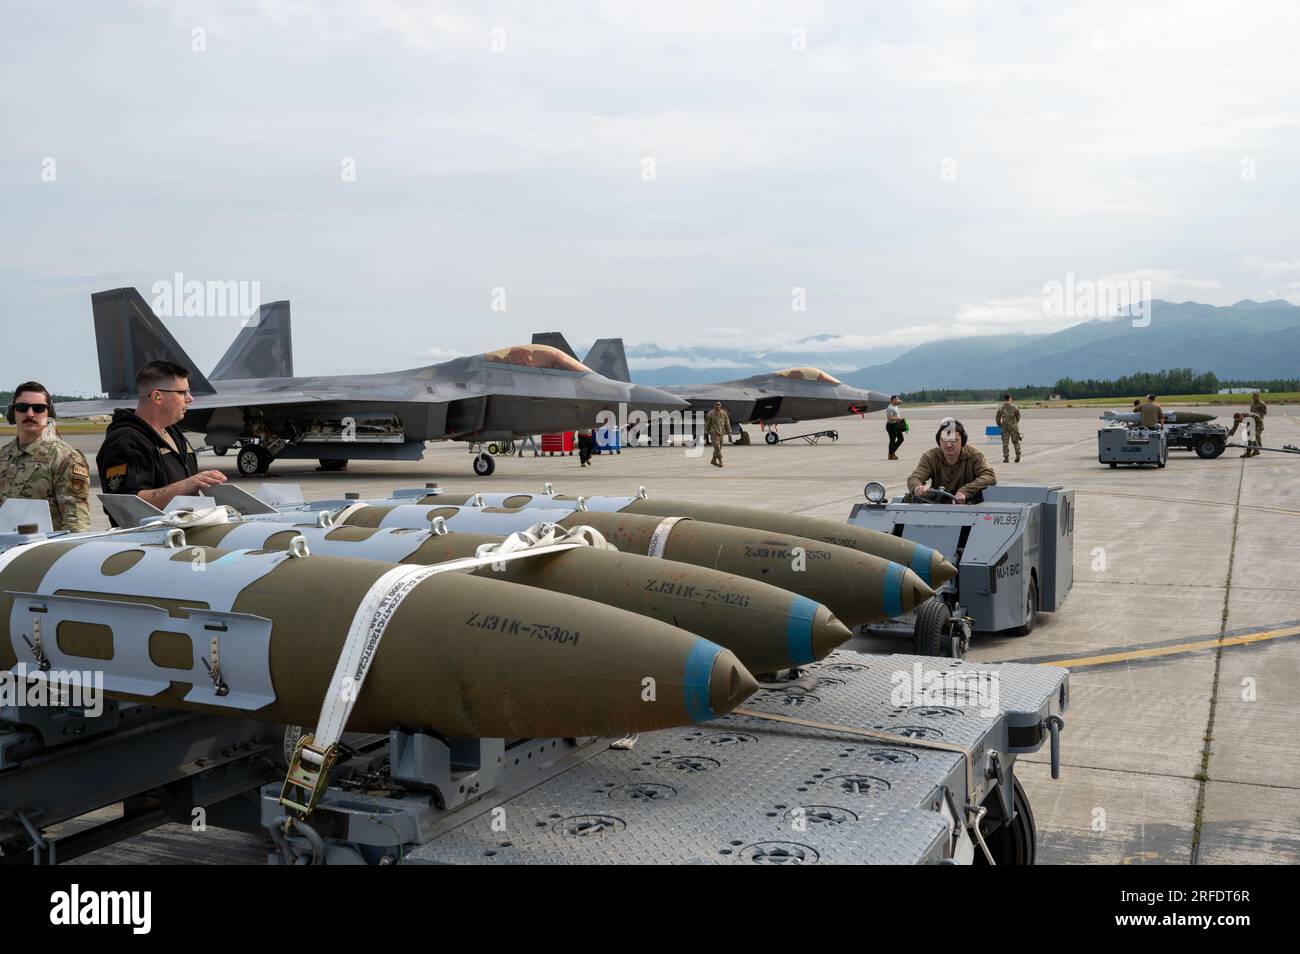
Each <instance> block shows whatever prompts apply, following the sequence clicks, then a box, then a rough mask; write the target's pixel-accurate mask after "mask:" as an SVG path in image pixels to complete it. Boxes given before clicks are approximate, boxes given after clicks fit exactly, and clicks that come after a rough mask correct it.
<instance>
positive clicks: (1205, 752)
mask: <svg viewBox="0 0 1300 954" xmlns="http://www.w3.org/2000/svg"><path fill="white" fill-rule="evenodd" d="M1240 466H1241V474H1240V476H1239V477H1238V478H1237V503H1238V505H1240V503H1241V488H1242V486H1243V485H1244V484H1245V482H1246V462H1245V460H1243V461H1242V462H1241V465H1240ZM1240 520H1241V509H1240V506H1238V509H1237V510H1236V511H1234V512H1233V515H1232V546H1231V547H1230V548H1229V550H1228V578H1227V584H1226V585H1225V586H1224V588H1223V615H1222V617H1221V618H1220V621H1219V634H1220V635H1221V636H1222V634H1223V633H1226V632H1227V630H1228V602H1229V600H1230V599H1231V598H1232V564H1233V561H1234V560H1235V559H1236V556H1237V524H1238V522H1239V521H1240ZM1222 666H1223V648H1222V647H1220V648H1219V649H1217V650H1215V653H1214V681H1213V682H1212V683H1211V689H1210V715H1209V719H1208V720H1207V721H1206V724H1205V745H1204V747H1203V748H1202V749H1201V770H1200V772H1198V773H1197V781H1198V782H1199V783H1200V786H1199V788H1198V789H1197V792H1196V815H1195V816H1194V820H1193V822H1192V859H1191V863H1192V864H1196V863H1197V862H1198V861H1199V859H1200V854H1201V822H1202V821H1203V820H1204V817H1205V786H1206V783H1207V782H1209V780H1210V752H1211V751H1212V744H1213V742H1214V714H1215V711H1216V710H1217V709H1218V705H1219V672H1220V670H1221V669H1222Z"/></svg>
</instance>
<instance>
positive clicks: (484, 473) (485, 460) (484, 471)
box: [474, 454, 497, 477]
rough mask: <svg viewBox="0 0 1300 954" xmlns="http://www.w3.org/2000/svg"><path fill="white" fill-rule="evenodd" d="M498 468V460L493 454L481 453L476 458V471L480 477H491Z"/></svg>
mask: <svg viewBox="0 0 1300 954" xmlns="http://www.w3.org/2000/svg"><path fill="white" fill-rule="evenodd" d="M496 469H497V462H496V461H495V460H493V459H492V455H491V454H479V455H478V456H477V457H475V458H474V473H476V474H478V475H479V476H480V477H490V476H492V472H493V471H494V470H496Z"/></svg>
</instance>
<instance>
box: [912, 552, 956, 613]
mask: <svg viewBox="0 0 1300 954" xmlns="http://www.w3.org/2000/svg"><path fill="white" fill-rule="evenodd" d="M943 565H944V566H952V564H951V563H949V562H948V561H947V560H945V561H944V563H943ZM901 590H902V599H901V602H902V604H903V612H905V613H910V612H912V610H914V609H916V607H918V606H920V605H921V604H922V603H924V602H925V601H926V600H928V599H929V598H930V597H932V596H934V590H932V589H931V588H930V587H929V586H927V585H926V583H925V581H924V580H922V579H921V578H920V577H919V576H917V575H916V574H915V573H913V572H912V571H911V570H908V571H907V572H906V573H904V574H903V585H902V587H901Z"/></svg>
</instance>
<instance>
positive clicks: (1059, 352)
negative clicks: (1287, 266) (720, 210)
mask: <svg viewBox="0 0 1300 954" xmlns="http://www.w3.org/2000/svg"><path fill="white" fill-rule="evenodd" d="M835 340H836V339H835V337H834V336H830V335H819V336H814V337H812V338H807V339H804V340H802V341H800V342H798V343H797V344H796V345H795V346H793V347H788V348H787V349H785V350H782V351H772V352H767V351H757V350H755V351H746V350H744V349H724V348H674V349H667V348H661V347H659V346H657V345H653V344H647V345H640V346H634V347H630V348H628V363H629V365H630V366H631V368H632V377H633V379H634V380H635V381H637V382H638V383H640V384H651V385H670V384H698V383H704V382H709V381H724V380H734V379H736V378H743V377H747V376H749V375H752V374H759V373H762V372H764V371H771V370H773V369H775V368H781V367H790V366H793V365H812V366H815V367H820V368H822V369H823V370H826V371H829V372H830V373H832V374H834V375H836V376H837V377H839V378H840V379H841V380H843V381H844V383H846V384H852V385H856V386H858V387H868V388H873V389H875V390H877V391H889V392H895V391H910V390H916V389H919V388H940V387H948V388H983V387H992V388H996V387H1019V386H1023V385H1050V384H1053V383H1055V382H1056V381H1058V380H1059V379H1061V378H1067V377H1068V378H1076V379H1078V378H1115V377H1119V376H1120V375H1124V374H1133V373H1136V372H1141V371H1158V370H1162V369H1165V368H1192V369H1193V370H1195V371H1198V372H1204V371H1213V372H1214V373H1215V374H1216V375H1218V376H1219V377H1220V378H1223V379H1241V378H1284V377H1285V378H1290V377H1296V376H1297V375H1298V374H1300V306H1296V305H1293V304H1291V303H1290V302H1288V301H1283V300H1281V299H1279V300H1276V301H1267V302H1257V301H1250V300H1243V301H1239V302H1237V303H1236V304H1234V305H1230V306H1226V307H1221V306H1215V305H1205V304H1201V303H1199V302H1167V301H1160V300H1156V301H1153V302H1151V309H1150V321H1149V323H1148V324H1146V325H1145V326H1135V325H1134V323H1133V320H1132V319H1130V318H1127V317H1122V318H1105V319H1103V318H1094V319H1090V320H1087V321H1083V322H1080V323H1079V324H1077V325H1071V326H1070V327H1068V328H1064V329H1062V330H1061V331H1057V332H1054V333H1052V334H1029V333H1021V334H996V335H981V336H977V337H967V338H949V339H943V340H939V341H930V342H926V343H925V344H921V345H917V346H916V347H913V348H910V349H909V348H907V347H906V346H905V345H904V346H896V347H892V348H888V349H876V350H869V351H865V350H857V351H854V350H835V349H834V348H833V347H827V348H826V349H825V350H822V349H820V348H819V347H818V345H819V343H820V342H823V341H824V342H826V343H827V344H828V345H829V344H832V343H833V342H834V341H835ZM859 361H863V362H864V363H863V364H858V363H857V362H859ZM865 362H870V363H865ZM855 366H856V370H847V369H848V368H853V367H855Z"/></svg>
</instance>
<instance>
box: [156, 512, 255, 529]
mask: <svg viewBox="0 0 1300 954" xmlns="http://www.w3.org/2000/svg"><path fill="white" fill-rule="evenodd" d="M233 513H234V511H232V510H231V509H230V508H229V507H224V506H223V507H209V508H208V509H206V510H173V511H171V512H169V513H165V514H162V515H161V516H157V517H150V518H149V519H148V520H146V521H144V523H142V524H140V527H141V529H144V528H146V527H153V528H157V527H176V528H178V529H180V530H198V529H200V528H202V527H219V526H221V525H222V524H226V523H230V518H231V515H232V514H233Z"/></svg>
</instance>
